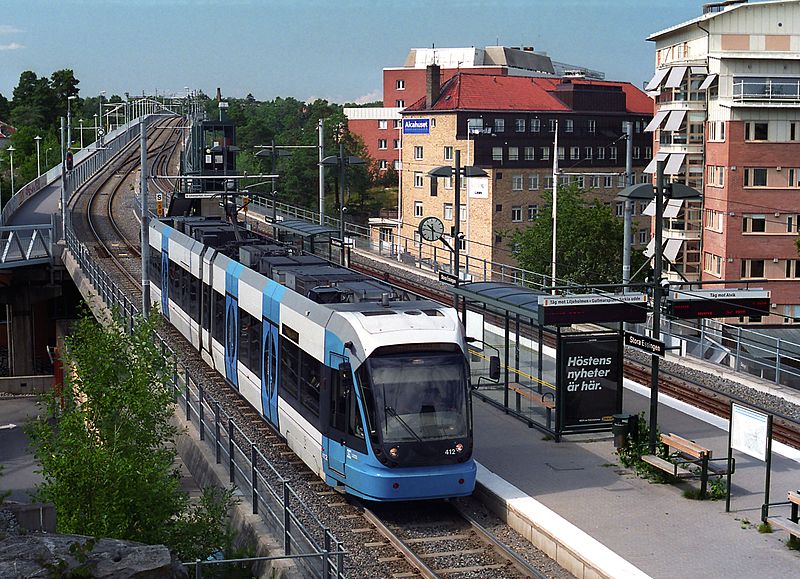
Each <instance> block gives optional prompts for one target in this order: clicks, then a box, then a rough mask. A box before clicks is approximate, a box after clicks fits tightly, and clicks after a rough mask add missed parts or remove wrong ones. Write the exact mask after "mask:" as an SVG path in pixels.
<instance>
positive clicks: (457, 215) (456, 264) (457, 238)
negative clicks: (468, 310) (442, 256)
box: [453, 149, 461, 309]
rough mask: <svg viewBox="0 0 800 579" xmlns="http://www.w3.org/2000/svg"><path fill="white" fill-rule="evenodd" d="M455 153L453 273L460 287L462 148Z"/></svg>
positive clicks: (456, 300) (455, 302) (454, 296)
mask: <svg viewBox="0 0 800 579" xmlns="http://www.w3.org/2000/svg"><path fill="white" fill-rule="evenodd" d="M454 153H455V163H456V165H455V171H453V174H454V175H453V177H454V181H455V183H454V186H455V188H456V191H455V199H453V201H454V205H455V207H454V211H453V214H454V215H453V218H454V220H455V225H454V226H453V275H455V276H456V281H455V284H454V285H455V286H456V287H458V284H459V282H460V281H461V267H460V265H461V264H460V261H461V255H460V254H461V251H460V249H461V149H456V150H455V151H454ZM453 307H454V308H456V309H458V296H457V295H455V294H454V295H453Z"/></svg>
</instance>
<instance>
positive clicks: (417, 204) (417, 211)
mask: <svg viewBox="0 0 800 579" xmlns="http://www.w3.org/2000/svg"><path fill="white" fill-rule="evenodd" d="M414 217H422V201H414Z"/></svg>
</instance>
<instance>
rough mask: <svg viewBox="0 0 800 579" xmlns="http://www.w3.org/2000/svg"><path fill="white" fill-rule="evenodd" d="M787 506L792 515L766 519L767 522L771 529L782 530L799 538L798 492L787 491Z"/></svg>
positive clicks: (799, 496) (799, 504)
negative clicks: (788, 505) (790, 508)
mask: <svg viewBox="0 0 800 579" xmlns="http://www.w3.org/2000/svg"><path fill="white" fill-rule="evenodd" d="M788 499H789V504H790V505H791V507H792V514H791V515H789V517H768V518H767V522H768V523H769V524H770V525H771V526H772V527H778V528H779V529H783V530H784V531H786V532H787V533H789V534H790V535H794V536H795V537H797V538H800V523H798V507H800V491H789V493H788Z"/></svg>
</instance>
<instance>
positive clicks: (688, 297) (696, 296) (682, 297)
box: [667, 289, 770, 320]
mask: <svg viewBox="0 0 800 579" xmlns="http://www.w3.org/2000/svg"><path fill="white" fill-rule="evenodd" d="M769 312H770V292H769V290H736V289H730V290H725V289H718V290H693V291H683V290H670V292H669V294H668V295H667V314H668V315H670V316H672V317H674V318H679V319H682V320H697V319H701V318H737V317H742V316H759V315H763V316H767V315H769Z"/></svg>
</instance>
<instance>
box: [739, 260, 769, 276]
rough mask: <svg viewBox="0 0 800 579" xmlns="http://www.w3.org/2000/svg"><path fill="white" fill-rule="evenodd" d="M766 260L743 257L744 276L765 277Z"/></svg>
mask: <svg viewBox="0 0 800 579" xmlns="http://www.w3.org/2000/svg"><path fill="white" fill-rule="evenodd" d="M763 277H764V260H763V259H743V260H742V278H743V279H747V278H763Z"/></svg>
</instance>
